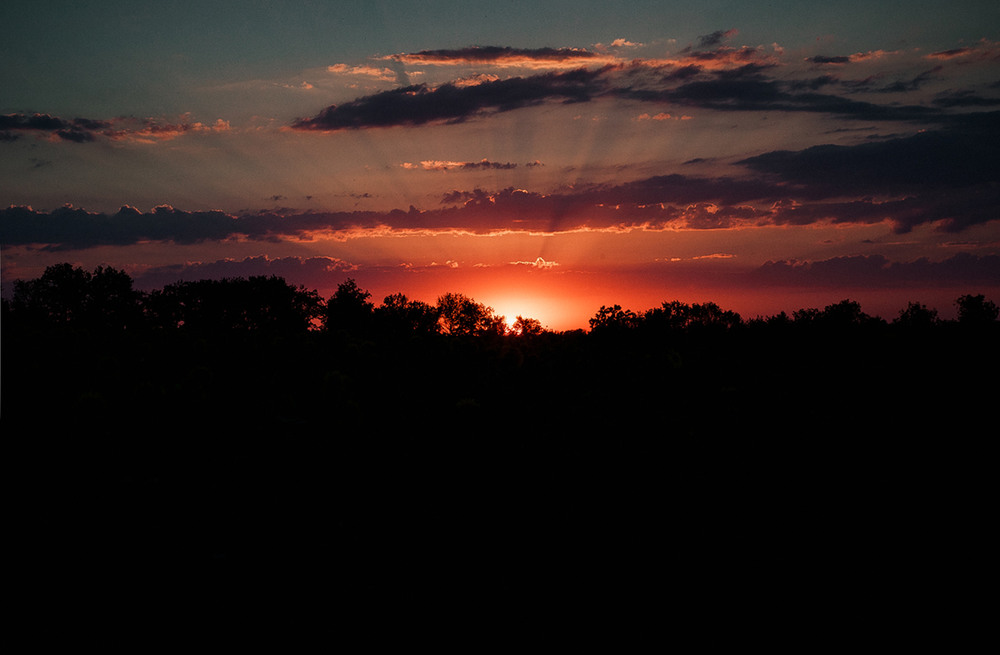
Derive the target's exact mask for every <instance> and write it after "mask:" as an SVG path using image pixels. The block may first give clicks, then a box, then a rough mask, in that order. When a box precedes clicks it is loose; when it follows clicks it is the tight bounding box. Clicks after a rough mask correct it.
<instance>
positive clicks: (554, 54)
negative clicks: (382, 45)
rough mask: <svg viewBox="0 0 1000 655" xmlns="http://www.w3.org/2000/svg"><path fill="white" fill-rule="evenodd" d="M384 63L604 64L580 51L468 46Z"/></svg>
mask: <svg viewBox="0 0 1000 655" xmlns="http://www.w3.org/2000/svg"><path fill="white" fill-rule="evenodd" d="M385 59H387V60H390V61H396V62H400V63H406V64H435V65H454V64H461V65H468V64H494V65H498V64H499V65H514V66H516V65H532V64H554V63H566V62H570V63H572V64H577V63H579V64H580V65H584V64H586V63H589V62H591V61H604V60H605V59H606V56H605V55H602V54H600V53H595V52H591V51H589V50H584V49H581V48H511V47H506V46H470V47H467V48H453V49H441V50H421V51H420V52H413V53H408V54H398V55H391V56H389V57H386V58H385Z"/></svg>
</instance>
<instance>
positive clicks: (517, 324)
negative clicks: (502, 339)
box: [511, 315, 545, 337]
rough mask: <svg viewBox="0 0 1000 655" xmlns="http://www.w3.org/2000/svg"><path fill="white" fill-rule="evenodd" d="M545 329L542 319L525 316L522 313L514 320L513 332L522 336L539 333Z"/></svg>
mask: <svg viewBox="0 0 1000 655" xmlns="http://www.w3.org/2000/svg"><path fill="white" fill-rule="evenodd" d="M544 331H545V329H544V328H543V327H542V323H541V321H538V320H536V319H533V318H525V317H523V316H520V315H518V317H517V319H516V320H515V321H514V325H512V326H511V332H512V333H513V334H515V335H518V336H522V337H528V336H535V335H539V334H541V333H542V332H544Z"/></svg>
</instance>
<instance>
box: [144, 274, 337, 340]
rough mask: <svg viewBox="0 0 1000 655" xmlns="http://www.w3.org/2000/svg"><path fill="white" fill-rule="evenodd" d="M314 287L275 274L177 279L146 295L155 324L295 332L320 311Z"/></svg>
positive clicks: (209, 330)
mask: <svg viewBox="0 0 1000 655" xmlns="http://www.w3.org/2000/svg"><path fill="white" fill-rule="evenodd" d="M321 308H322V301H321V299H320V297H319V294H318V293H317V292H316V291H308V290H306V289H305V288H304V287H297V288H296V287H293V286H291V285H289V284H288V283H286V282H285V281H284V280H283V279H281V278H279V277H275V276H271V277H263V276H255V277H250V278H248V279H243V278H224V279H221V280H199V281H196V282H177V283H174V284H169V285H167V286H165V287H164V288H163V289H161V290H158V291H154V292H152V293H151V294H150V297H149V301H148V313H149V315H150V316H151V317H152V322H153V324H154V325H155V326H158V327H161V328H171V329H176V328H184V329H185V330H186V331H196V332H204V333H220V332H229V331H239V332H259V333H265V332H266V333H275V334H278V333H282V334H294V333H301V332H304V331H306V330H308V329H309V328H310V326H311V325H313V323H314V321H316V320H317V319H319V318H320V316H321Z"/></svg>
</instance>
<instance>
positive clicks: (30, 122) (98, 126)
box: [0, 113, 229, 143]
mask: <svg viewBox="0 0 1000 655" xmlns="http://www.w3.org/2000/svg"><path fill="white" fill-rule="evenodd" d="M228 129H229V125H228V123H226V122H225V121H222V120H219V121H217V122H216V123H215V124H214V125H205V124H203V123H198V122H189V121H179V122H167V121H159V120H155V119H152V118H132V117H121V118H115V119H113V120H96V119H92V118H74V119H65V118H59V117H57V116H52V115H49V114H37V113H36V114H25V113H15V114H6V115H2V116H0V141H15V140H17V139H18V138H19V137H20V136H21V135H22V134H27V133H34V134H37V135H49V136H54V137H57V138H59V139H62V140H63V141H70V142H72V143H90V142H92V141H96V140H97V139H98V138H106V139H111V140H128V139H135V140H142V141H163V140H168V139H172V138H174V137H176V136H179V135H181V134H184V133H186V132H212V131H214V132H219V131H225V130H228Z"/></svg>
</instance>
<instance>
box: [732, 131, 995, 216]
mask: <svg viewBox="0 0 1000 655" xmlns="http://www.w3.org/2000/svg"><path fill="white" fill-rule="evenodd" d="M992 118H993V121H990V122H994V126H996V125H997V124H1000V123H995V121H996V120H997V119H998V118H1000V114H997V115H994V116H993V117H992ZM970 122H971V121H970ZM738 163H740V164H743V165H746V166H748V167H749V168H751V169H753V170H755V171H758V172H763V173H769V174H775V175H778V176H779V177H780V178H781V180H782V181H784V182H788V183H792V184H795V185H800V186H802V187H807V188H809V189H811V190H812V193H813V194H816V195H822V196H826V197H830V196H835V195H864V194H879V193H882V194H887V193H888V194H898V193H911V192H916V191H923V190H927V189H928V188H942V187H947V188H963V187H969V186H975V185H981V184H993V183H997V182H1000V137H998V133H997V132H996V131H995V130H981V129H975V128H971V129H967V130H961V129H950V128H949V129H941V130H931V131H925V132H918V133H916V134H914V135H912V136H908V137H903V138H895V139H888V140H884V141H877V142H870V143H862V144H859V145H851V146H841V145H822V146H814V147H811V148H807V149H805V150H798V151H787V150H781V151H774V152H769V153H766V154H762V155H757V156H755V157H750V158H747V159H744V160H742V161H741V162H738Z"/></svg>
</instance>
